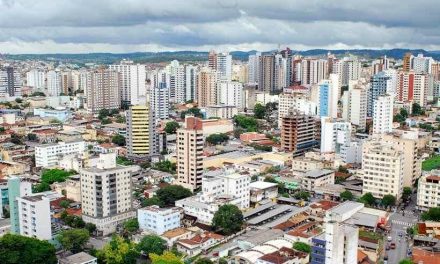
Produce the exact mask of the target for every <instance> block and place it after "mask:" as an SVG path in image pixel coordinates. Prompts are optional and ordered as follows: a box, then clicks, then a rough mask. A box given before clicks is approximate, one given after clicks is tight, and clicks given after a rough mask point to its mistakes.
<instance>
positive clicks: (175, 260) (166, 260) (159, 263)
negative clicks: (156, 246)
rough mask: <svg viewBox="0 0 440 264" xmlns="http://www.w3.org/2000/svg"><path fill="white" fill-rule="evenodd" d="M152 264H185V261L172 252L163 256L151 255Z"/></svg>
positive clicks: (166, 252)
mask: <svg viewBox="0 0 440 264" xmlns="http://www.w3.org/2000/svg"><path fill="white" fill-rule="evenodd" d="M149 257H150V259H151V263H152V264H183V263H184V262H183V260H182V259H181V258H180V257H178V256H176V255H174V254H173V253H172V252H171V251H165V252H164V253H163V254H162V255H157V254H154V253H152V254H150V255H149Z"/></svg>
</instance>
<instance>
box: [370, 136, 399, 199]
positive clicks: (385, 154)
mask: <svg viewBox="0 0 440 264" xmlns="http://www.w3.org/2000/svg"><path fill="white" fill-rule="evenodd" d="M405 162H406V161H405V157H404V154H403V153H402V151H399V150H398V149H396V147H395V146H393V145H392V144H388V143H384V142H381V140H380V139H377V140H370V141H366V142H364V144H363V155H362V175H363V189H362V193H363V194H366V193H371V194H372V195H373V196H374V197H376V198H383V196H385V195H393V196H394V197H395V198H396V199H397V200H399V199H400V197H401V196H402V190H403V175H404V163H405Z"/></svg>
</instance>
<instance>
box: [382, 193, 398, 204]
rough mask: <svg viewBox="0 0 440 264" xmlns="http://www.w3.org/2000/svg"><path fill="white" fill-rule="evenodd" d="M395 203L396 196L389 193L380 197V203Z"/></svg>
mask: <svg viewBox="0 0 440 264" xmlns="http://www.w3.org/2000/svg"><path fill="white" fill-rule="evenodd" d="M395 204H396V197H394V196H393V195H391V194H387V195H384V196H383V197H382V205H384V206H386V207H388V206H393V205H395Z"/></svg>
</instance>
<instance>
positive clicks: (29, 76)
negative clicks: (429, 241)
mask: <svg viewBox="0 0 440 264" xmlns="http://www.w3.org/2000/svg"><path fill="white" fill-rule="evenodd" d="M26 82H27V85H28V86H31V87H33V88H34V89H37V90H43V89H44V88H45V87H46V73H45V72H44V71H39V70H37V69H33V70H30V71H28V72H27V73H26Z"/></svg>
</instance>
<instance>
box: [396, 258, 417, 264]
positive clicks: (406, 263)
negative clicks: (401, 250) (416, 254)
mask: <svg viewBox="0 0 440 264" xmlns="http://www.w3.org/2000/svg"><path fill="white" fill-rule="evenodd" d="M399 264H414V262H413V261H412V260H411V259H408V258H406V259H402V260H401V261H399Z"/></svg>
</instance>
